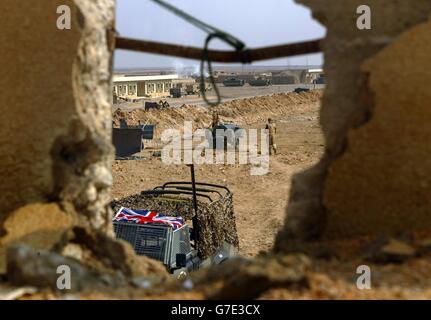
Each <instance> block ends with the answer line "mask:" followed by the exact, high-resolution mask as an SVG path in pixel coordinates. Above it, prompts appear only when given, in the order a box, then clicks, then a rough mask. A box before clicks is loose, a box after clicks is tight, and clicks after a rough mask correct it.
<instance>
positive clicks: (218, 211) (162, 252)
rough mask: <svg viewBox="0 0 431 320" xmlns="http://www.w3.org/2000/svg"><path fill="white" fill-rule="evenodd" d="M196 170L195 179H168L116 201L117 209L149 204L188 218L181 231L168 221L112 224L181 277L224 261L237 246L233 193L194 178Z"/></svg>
mask: <svg viewBox="0 0 431 320" xmlns="http://www.w3.org/2000/svg"><path fill="white" fill-rule="evenodd" d="M192 167H193V166H192ZM192 172H193V173H192V182H167V183H165V184H163V185H161V186H158V187H156V188H154V189H153V190H147V191H143V192H141V193H140V194H137V195H133V196H130V197H127V198H124V199H122V200H119V201H114V202H113V203H112V204H111V205H112V208H113V209H114V210H115V211H116V212H118V210H120V209H121V208H122V207H127V208H132V209H138V208H148V209H150V210H157V211H159V212H162V213H164V214H168V215H169V216H171V217H179V216H181V217H182V218H183V219H184V221H186V222H187V223H185V224H184V225H182V226H181V227H180V228H178V229H173V228H172V227H171V226H169V225H167V224H166V225H164V224H152V223H147V224H136V223H133V222H123V221H114V222H113V223H114V230H115V233H116V236H117V238H121V239H124V240H126V241H128V242H130V243H131V244H132V246H133V247H134V249H135V252H136V253H137V254H139V255H145V256H148V257H151V258H153V259H157V260H159V261H161V262H162V263H163V264H164V265H165V266H166V268H167V270H168V271H169V272H171V273H172V274H174V275H176V276H184V275H186V274H188V273H189V272H190V271H193V270H196V269H198V268H200V267H203V266H209V265H215V264H220V263H222V262H223V261H225V260H226V259H228V258H230V257H232V256H234V255H235V253H236V248H237V247H238V236H237V232H236V225H235V218H234V212H233V203H232V196H233V195H232V193H231V191H230V190H229V189H228V188H227V187H225V186H220V185H216V184H209V183H198V182H194V168H193V169H192ZM190 222H191V224H190Z"/></svg>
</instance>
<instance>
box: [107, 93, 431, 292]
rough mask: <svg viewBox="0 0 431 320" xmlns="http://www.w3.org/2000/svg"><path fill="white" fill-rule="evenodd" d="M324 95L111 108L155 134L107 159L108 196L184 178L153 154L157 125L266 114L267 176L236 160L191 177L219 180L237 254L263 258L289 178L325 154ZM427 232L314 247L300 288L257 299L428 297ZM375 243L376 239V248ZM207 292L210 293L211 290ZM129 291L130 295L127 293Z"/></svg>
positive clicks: (257, 124)
mask: <svg viewBox="0 0 431 320" xmlns="http://www.w3.org/2000/svg"><path fill="white" fill-rule="evenodd" d="M322 94H323V92H322V91H321V90H316V91H312V92H310V93H303V94H294V93H281V94H273V95H268V96H260V97H255V98H244V99H234V100H231V101H228V102H225V103H223V104H222V105H221V106H219V107H217V108H216V109H208V108H207V107H204V106H202V105H184V106H182V107H180V108H170V109H167V110H151V111H143V110H141V109H136V108H132V109H133V111H131V112H125V113H123V111H122V110H114V120H115V121H116V122H118V119H119V117H124V116H125V117H126V118H127V120H128V122H129V123H130V124H137V123H138V121H143V123H154V124H156V125H157V126H158V129H157V131H156V138H155V140H154V141H152V142H150V143H148V144H147V145H148V146H147V148H146V150H145V151H144V152H143V153H142V154H141V155H140V156H141V158H140V159H139V160H117V161H115V163H114V164H113V175H114V188H113V198H114V199H120V198H122V197H125V196H128V195H132V194H136V193H138V192H140V191H142V190H146V189H152V188H154V187H155V186H157V185H160V184H162V183H163V182H166V181H169V180H187V181H189V180H190V172H189V168H188V167H187V166H185V165H177V166H174V165H172V166H168V165H165V164H164V163H163V162H162V161H161V159H160V158H158V157H155V156H153V154H154V152H155V151H157V150H160V148H161V147H162V144H161V143H160V132H161V131H162V130H164V129H167V128H178V129H180V130H181V128H182V125H183V123H184V121H193V125H194V128H206V127H208V126H209V125H210V121H211V112H212V111H214V110H217V112H218V113H219V114H220V117H221V121H222V122H235V123H237V124H238V125H240V126H241V127H243V128H263V127H264V125H265V122H266V119H267V118H268V117H271V118H273V119H274V120H275V121H276V123H277V129H278V134H277V145H278V154H277V155H275V156H271V157H270V170H269V172H268V174H266V175H262V176H251V175H250V165H238V164H237V165H201V166H197V170H196V176H197V181H200V182H212V183H217V184H223V185H226V186H228V187H229V188H230V189H231V190H232V191H233V193H234V209H235V215H236V224H237V230H238V235H239V239H240V248H239V252H240V255H241V256H244V257H250V258H257V259H259V257H265V253H266V252H268V251H270V250H271V248H272V246H273V244H274V237H275V235H276V234H277V231H278V230H279V229H280V228H281V227H282V224H283V220H284V218H285V207H286V204H287V202H288V199H289V189H290V182H291V178H292V176H293V175H294V174H295V173H296V172H300V171H302V170H304V169H306V168H308V167H310V166H312V165H313V164H315V163H316V162H317V161H318V160H319V158H320V157H321V156H322V155H323V151H324V138H323V135H322V132H321V127H320V125H319V107H320V99H321V97H322ZM126 110H127V108H126ZM124 111H125V110H124ZM128 111H129V110H128ZM430 234H431V233H430V232H421V233H411V234H405V235H400V237H398V238H394V239H389V240H390V243H389V244H385V243H387V242H386V241H387V240H388V239H385V240H384V241H382V239H371V238H368V237H363V238H356V239H340V240H334V241H331V242H326V243H324V244H322V247H320V248H319V247H318V248H317V255H316V256H313V255H311V256H310V258H311V260H310V261H312V262H311V267H310V269H309V271H307V279H308V280H307V281H308V285H307V286H306V287H305V288H302V289H299V290H296V289H294V290H292V289H289V288H280V289H276V288H275V289H271V290H268V291H266V292H265V293H264V294H262V295H261V296H260V298H262V299H429V298H430V297H431V290H430V289H429V288H431V283H430V281H431V280H430V279H431V271H430V269H429V267H428V266H429V264H430V261H431V255H430V252H431V249H430V248H431V245H430V244H431V236H430ZM376 243H377V244H379V243H380V245H377V246H376V245H375V244H376ZM370 244H371V246H370ZM373 248H374V249H373ZM385 250H387V251H388V252H389V253H388V254H387V252H386V251H385ZM334 252H336V254H334ZM370 252H371V253H370ZM382 253H383V261H376V257H377V258H378V259H381V258H382ZM370 254H371V256H370ZM367 256H368V258H367ZM370 257H371V258H370ZM373 260H374V261H373ZM364 264H365V265H367V266H369V267H370V270H371V271H372V290H358V287H357V282H356V281H357V279H358V276H359V275H358V273H357V268H358V266H361V265H364ZM265 268H266V267H265ZM268 268H271V267H269V266H268ZM268 272H269V271H268ZM271 274H272V273H271V272H269V273H268V274H267V275H266V276H267V277H272V276H271ZM207 290H209V291H210V292H211V291H212V289H211V288H210V289H207ZM246 290H247V289H246ZM203 291H205V290H203ZM127 297H129V298H130V297H134V296H130V293H128V294H127ZM152 297H153V296H152ZM158 297H159V298H168V299H171V298H172V299H175V298H179V297H181V298H188V299H201V298H205V297H207V295H205V294H203V293H202V291H199V292H193V293H190V294H189V295H187V294H186V293H184V292H181V293H178V294H176V293H163V294H161V295H160V296H158ZM153 298H154V297H153Z"/></svg>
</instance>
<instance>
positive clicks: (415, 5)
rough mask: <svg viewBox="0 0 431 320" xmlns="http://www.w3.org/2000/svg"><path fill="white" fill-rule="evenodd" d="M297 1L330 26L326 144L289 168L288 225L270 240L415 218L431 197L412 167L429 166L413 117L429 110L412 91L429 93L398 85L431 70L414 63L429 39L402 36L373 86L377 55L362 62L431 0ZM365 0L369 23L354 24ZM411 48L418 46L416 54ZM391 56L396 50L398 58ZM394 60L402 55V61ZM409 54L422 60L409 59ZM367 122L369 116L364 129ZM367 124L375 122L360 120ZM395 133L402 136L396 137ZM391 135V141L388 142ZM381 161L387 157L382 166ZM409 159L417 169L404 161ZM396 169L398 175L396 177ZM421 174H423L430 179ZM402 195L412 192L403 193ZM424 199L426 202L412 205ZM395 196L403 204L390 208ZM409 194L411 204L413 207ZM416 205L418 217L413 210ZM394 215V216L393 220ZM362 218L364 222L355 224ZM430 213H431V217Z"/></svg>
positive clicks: (419, 16)
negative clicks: (306, 163) (301, 166)
mask: <svg viewBox="0 0 431 320" xmlns="http://www.w3.org/2000/svg"><path fill="white" fill-rule="evenodd" d="M298 2H300V3H303V4H306V5H308V6H310V7H311V9H312V11H313V15H314V17H315V18H316V19H318V20H319V21H320V22H321V23H322V24H324V25H325V26H326V27H327V30H328V32H327V37H326V40H325V43H324V53H325V72H326V74H327V89H326V92H325V95H324V98H323V105H322V110H321V115H320V116H321V124H322V127H323V131H324V134H325V139H326V152H325V156H324V157H323V159H322V160H321V161H320V163H319V164H318V165H316V166H315V167H313V168H311V169H310V170H307V171H306V172H303V173H300V174H298V175H296V176H295V177H294V179H293V185H292V188H291V197H290V202H289V204H288V207H287V218H286V227H285V229H284V230H283V231H282V232H280V234H279V237H278V240H277V245H276V249H278V250H280V249H281V250H282V249H283V248H286V247H288V245H287V244H288V243H289V242H292V241H293V240H300V241H303V240H313V239H316V238H318V237H320V236H322V234H323V232H324V230H325V226H326V230H327V232H326V233H325V236H327V237H339V236H348V235H353V234H364V233H378V234H380V233H383V232H395V231H397V230H398V229H399V228H400V227H401V226H403V227H405V228H410V227H413V226H421V225H422V223H423V221H424V219H425V206H426V205H427V204H428V203H429V200H427V199H426V196H425V195H426V192H427V191H426V189H425V190H423V189H422V187H420V186H417V184H418V180H417V179H416V178H415V177H424V176H425V175H426V174H429V173H430V170H429V169H427V167H426V165H425V166H424V164H423V161H419V159H420V156H419V155H420V154H422V153H423V154H425V152H426V151H427V150H428V149H429V148H428V147H425V145H424V144H421V143H418V140H419V139H421V138H423V137H424V136H425V134H426V133H427V130H426V129H425V126H426V122H424V121H419V119H420V118H421V117H424V116H425V118H424V119H423V120H425V119H426V118H427V117H429V116H428V115H426V112H425V109H424V108H425V106H426V102H425V101H427V100H422V101H423V105H421V106H419V104H420V101H421V100H418V99H419V97H420V99H426V98H427V96H424V95H421V96H418V97H416V100H414V101H416V102H413V103H410V102H409V100H406V99H408V98H410V97H411V96H409V95H405V94H403V91H404V90H406V88H408V87H409V86H411V87H412V89H411V90H412V91H415V90H414V89H413V88H415V87H416V85H415V84H414V83H418V82H417V80H416V82H413V83H409V81H411V80H414V79H422V81H424V79H425V78H424V77H425V76H426V75H429V74H428V72H425V71H420V70H419V69H418V67H419V66H420V68H427V61H426V60H425V56H426V55H427V54H428V53H427V51H426V50H427V48H426V47H424V46H416V45H415V44H417V41H415V39H410V40H404V41H405V43H406V46H408V43H409V41H411V44H410V50H405V51H396V52H393V53H392V55H393V56H392V57H391V58H393V60H391V63H392V64H388V63H385V67H384V69H382V68H379V71H378V75H377V73H376V74H373V73H371V86H370V87H371V88H369V83H368V73H369V72H370V71H372V70H370V69H373V68H376V67H377V66H378V65H379V63H381V62H382V58H380V59H379V60H375V62H374V63H373V62H371V63H369V64H367V66H368V67H365V69H361V66H362V65H363V63H364V61H366V60H367V59H370V58H372V57H373V56H375V55H376V54H377V53H378V52H380V51H381V50H382V49H383V48H385V47H387V46H388V45H390V44H392V43H393V42H394V41H397V37H398V36H399V35H400V34H401V33H402V32H403V31H405V30H408V29H410V28H412V27H414V26H415V25H418V24H420V23H423V22H424V21H426V20H427V18H428V15H429V13H430V11H431V2H430V1H428V0H417V1H395V0H378V1H377V0H374V1H365V2H364V1H361V0H359V1H358V0H348V1H319V0H298ZM362 4H368V5H369V6H370V7H371V10H372V30H364V31H360V30H358V29H357V27H356V19H357V17H358V15H357V14H356V9H357V7H358V6H359V5H362ZM424 41H425V40H424ZM416 50H418V51H417V52H416ZM413 51H415V52H416V53H415V54H413V53H412V52H413ZM428 52H429V51H428ZM409 53H410V54H409ZM395 57H398V59H399V61H398V62H397V59H396V58H395ZM419 57H421V58H422V59H421V60H422V61H423V62H422V63H421V62H415V60H414V59H417V58H419ZM408 61H409V62H408ZM400 62H402V63H403V64H402V65H401V68H400V65H399V63H400ZM415 63H417V66H418V67H416V68H413V69H408V68H410V67H412V66H413V65H414V64H415ZM428 71H429V70H428ZM376 72H377V71H376ZM406 73H407V74H406ZM377 77H379V78H377ZM373 79H374V80H373ZM422 83H423V82H422ZM403 87H404V89H403ZM407 90H409V91H410V89H407ZM389 92H390V94H391V95H392V97H390V98H389V97H387V95H388V93H389ZM386 98H389V99H388V100H387V102H385V103H384V106H383V107H382V106H381V104H382V100H384V99H386ZM375 99H376V100H375ZM416 106H417V107H418V110H417V112H414V115H411V116H407V117H405V114H404V113H403V112H405V111H406V110H407V109H409V108H416ZM378 108H381V109H378ZM388 113H389V114H390V115H388ZM370 119H371V122H370V123H368V121H369V120H370ZM408 121H414V125H412V123H410V124H407V123H408ZM372 123H373V124H372ZM364 124H366V126H365V127H364V129H363V130H362V126H363V125H364ZM369 126H372V129H365V128H369ZM355 128H360V129H358V130H355ZM408 128H410V129H408ZM414 128H416V129H414ZM349 132H351V133H349ZM382 135H383V136H382ZM401 136H402V138H401ZM389 137H390V138H389ZM397 139H400V141H399V142H397V143H396V140H397ZM388 143H392V144H393V145H391V146H388V145H387V144H388ZM396 144H399V147H400V148H406V146H407V145H408V146H409V148H407V149H405V150H402V151H398V152H397V153H394V152H393V151H394V150H395V149H396ZM386 164H389V166H388V167H387V168H386V167H385V165H386ZM405 164H407V165H408V166H414V167H415V168H416V169H413V168H411V169H408V170H405ZM384 167H385V170H384V173H380V172H379V170H380V169H382V168H384ZM418 168H421V169H419V171H420V172H421V173H419V174H417V173H414V172H415V171H418ZM391 170H393V172H392V175H390V172H391ZM394 170H395V171H394ZM328 172H329V176H328ZM396 172H398V173H399V174H400V175H404V177H403V178H400V177H398V178H396V177H395V175H396ZM406 173H407V176H405V174H406ZM415 174H416V176H415ZM381 179H384V183H381V181H382V180H381ZM423 181H425V184H426V183H428V182H427V181H428V180H426V179H425V180H423ZM400 182H401V184H400ZM419 190H420V192H418V191H419ZM403 197H407V198H408V199H409V200H402V199H401V198H403ZM400 201H401V202H400ZM421 201H423V205H420V206H419V207H418V205H417V204H418V203H420V202H421ZM394 202H396V203H397V204H401V206H400V207H399V208H397V210H396V211H395V212H393V209H394V208H395V207H396V205H394ZM389 203H391V205H390V206H389V205H388V204H389ZM413 203H415V204H416V205H414V206H413V207H412V206H411V205H412V204H413ZM414 212H417V214H418V217H420V218H421V219H418V220H416V219H415V218H412V216H411V215H412V214H413V216H414ZM394 218H395V219H396V220H398V221H396V222H394ZM358 221H362V222H363V223H361V224H358ZM419 221H421V222H419ZM428 221H429V223H430V222H431V219H428ZM382 224H383V226H382Z"/></svg>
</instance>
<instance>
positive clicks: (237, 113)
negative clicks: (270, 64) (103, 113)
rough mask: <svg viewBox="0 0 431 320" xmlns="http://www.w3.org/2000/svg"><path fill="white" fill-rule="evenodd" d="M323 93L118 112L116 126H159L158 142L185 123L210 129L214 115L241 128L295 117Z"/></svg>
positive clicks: (286, 94)
mask: <svg viewBox="0 0 431 320" xmlns="http://www.w3.org/2000/svg"><path fill="white" fill-rule="evenodd" d="M321 97H322V91H320V90H318V91H311V92H307V93H301V94H296V93H283V94H275V95H271V96H263V97H255V98H249V99H239V100H232V101H229V102H226V103H223V104H221V105H219V106H217V107H213V108H209V107H206V106H195V105H183V106H182V107H180V108H168V109H163V110H155V109H152V110H148V111H145V110H143V109H136V110H133V111H123V110H121V109H117V110H116V111H115V112H114V113H113V121H114V125H115V126H119V124H120V119H125V120H126V121H127V123H128V124H129V125H132V126H133V125H138V124H139V121H140V122H141V123H148V124H155V125H156V127H157V129H156V134H155V135H156V138H158V137H160V133H161V132H162V131H163V130H165V129H168V128H169V129H170V128H179V129H181V128H182V127H183V125H184V122H185V121H191V122H193V125H194V127H196V128H206V127H209V126H210V124H211V116H212V112H213V111H216V112H218V113H219V116H220V120H221V121H223V122H235V123H237V124H239V125H249V124H252V123H256V122H260V121H266V120H267V118H268V117H277V116H280V115H284V114H287V113H291V112H292V111H294V110H297V109H298V108H303V109H304V112H306V111H307V110H308V108H310V105H311V104H313V103H316V102H319V101H320V99H321Z"/></svg>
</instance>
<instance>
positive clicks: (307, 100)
mask: <svg viewBox="0 0 431 320" xmlns="http://www.w3.org/2000/svg"><path fill="white" fill-rule="evenodd" d="M224 2H225V3H218V4H217V6H213V5H212V2H211V1H200V2H199V3H194V4H193V5H192V4H188V3H184V2H183V1H172V2H171V3H172V4H174V5H177V6H179V7H180V8H181V9H184V10H185V11H187V12H188V13H190V14H192V15H194V16H196V17H198V18H200V19H203V20H205V21H206V22H208V23H211V24H213V25H215V26H217V27H220V28H222V29H224V30H226V31H228V32H230V33H232V34H233V35H235V36H238V37H239V38H240V39H242V40H244V41H245V42H246V43H247V45H248V46H249V47H262V46H268V45H274V44H280V43H286V42H292V43H293V42H298V41H304V40H310V39H317V38H321V37H322V36H324V34H325V29H324V28H323V27H322V26H321V25H320V24H318V23H317V22H316V21H315V20H313V19H312V17H311V14H310V10H308V9H307V8H305V7H304V6H301V5H298V4H296V3H294V2H293V1H284V2H283V3H280V2H279V1H270V2H273V3H265V5H264V6H263V5H262V2H261V1H245V0H241V1H235V3H232V2H231V1H224ZM117 6H118V7H117V29H118V32H119V33H120V35H121V36H124V37H131V38H139V39H149V40H154V41H160V42H167V43H180V44H186V45H192V46H197V47H201V46H202V44H203V41H204V39H205V34H204V33H202V32H201V31H199V30H197V29H195V28H194V27H193V26H190V25H188V24H186V23H185V22H183V21H182V20H180V19H178V18H177V17H175V16H172V15H171V14H170V13H168V12H165V11H163V10H162V9H161V8H160V7H158V6H156V5H154V4H152V3H151V2H141V3H136V1H130V0H120V1H118V3H117ZM226 7H228V8H229V10H225V8H226ZM275 8H277V9H275ZM218 10H222V11H220V12H218ZM226 15H228V16H229V15H231V16H232V17H231V18H229V17H228V16H226ZM160 21H164V23H163V28H161V27H159V26H160ZM214 48H220V49H225V48H226V47H225V46H223V45H221V44H220V43H214ZM198 64H199V62H195V61H190V60H184V59H177V58H171V57H163V56H156V55H149V54H136V53H130V52H122V51H117V52H116V56H115V67H116V73H117V77H119V76H120V75H123V76H124V75H126V74H128V75H132V74H133V75H150V74H151V75H157V74H165V75H169V74H178V75H179V77H180V78H193V77H195V78H196V76H198V72H199V67H198ZM322 65H323V56H322V55H319V54H318V55H311V56H302V57H293V58H289V59H278V60H274V61H265V62H262V63H256V64H252V65H236V64H235V65H216V64H215V65H214V67H215V71H216V74H217V76H218V77H219V78H218V79H219V80H218V81H219V82H220V83H219V84H218V85H219V88H220V90H221V95H222V98H223V101H224V102H225V104H224V105H222V106H220V107H217V108H216V110H217V112H218V114H219V116H220V119H221V121H224V122H235V123H236V124H238V125H239V126H241V127H243V128H245V129H251V128H257V129H262V128H264V127H265V125H266V121H267V119H268V118H272V119H274V120H275V121H276V123H277V130H278V133H277V143H276V144H277V148H278V150H277V151H278V154H277V155H276V156H273V157H271V158H270V172H269V173H268V174H267V175H265V176H251V175H250V165H246V166H239V165H234V166H229V165H226V166H221V165H205V166H204V165H202V166H198V167H197V171H196V175H197V180H198V181H200V182H209V183H217V184H223V185H227V186H228V187H229V188H231V189H232V191H233V193H234V205H235V214H236V222H237V229H238V235H239V241H240V248H241V249H240V252H241V254H243V255H245V256H252V257H254V256H256V255H257V254H258V253H259V252H260V251H269V250H271V248H272V246H273V245H274V238H275V235H276V233H277V231H278V230H279V229H280V228H281V227H282V225H283V222H284V217H285V206H286V203H287V199H288V195H289V190H290V180H291V178H292V176H293V175H294V174H295V173H296V172H299V171H302V170H304V169H306V168H308V167H310V166H312V165H314V164H315V163H316V162H317V161H318V160H319V159H320V157H321V156H322V154H323V150H324V140H323V136H322V132H321V129H320V125H319V115H318V113H319V108H320V99H321V96H322V93H321V92H320V91H319V90H316V91H314V89H323V88H324V85H320V84H316V85H315V84H313V83H312V82H313V80H314V78H313V77H315V76H316V75H315V74H313V72H314V71H312V72H311V73H310V72H309V69H314V70H315V69H320V68H322ZM315 72H316V74H319V73H322V72H319V71H316V70H315ZM232 76H235V77H238V78H241V77H242V78H244V79H245V81H246V82H247V84H246V85H245V86H244V87H241V88H228V87H225V86H224V85H223V84H222V82H223V79H226V78H227V77H232ZM259 76H264V77H268V78H271V79H274V80H273V85H271V86H266V87H252V86H250V85H249V83H248V82H250V80H251V79H252V78H255V77H259ZM115 79H116V76H115V75H114V85H115ZM123 80H124V78H123ZM127 85H128V87H127V90H128V93H130V85H137V87H138V88H139V84H135V83H128V84H127ZM157 85H158V83H148V84H147V87H150V86H154V88H155V89H154V90H151V91H147V92H146V93H147V95H148V96H146V97H137V96H136V94H135V93H136V92H135V91H132V93H131V94H129V96H127V95H126V96H125V98H126V99H130V100H132V99H142V100H143V101H139V102H134V103H133V102H128V103H125V102H124V101H120V103H119V104H118V105H114V109H117V108H120V109H122V110H121V111H118V112H115V114H114V123H115V125H116V126H119V125H120V123H119V120H120V119H121V118H124V117H125V118H126V119H127V122H128V123H129V125H138V123H139V121H140V122H141V123H142V124H143V123H146V124H156V126H157V130H156V138H155V140H153V141H145V142H144V143H145V144H146V146H147V148H146V149H145V150H144V151H143V152H142V153H141V154H140V156H141V157H143V159H141V160H135V161H122V160H117V161H116V162H115V164H114V166H113V175H114V187H113V198H114V199H117V200H118V199H122V198H124V197H127V196H130V195H133V194H136V193H138V192H140V191H142V190H145V189H152V188H154V187H156V186H159V185H161V184H163V183H164V182H167V181H169V180H180V181H182V180H190V175H189V169H188V168H187V167H186V166H184V165H183V166H166V165H164V164H163V163H162V162H161V161H160V160H158V159H156V158H154V157H153V155H154V154H155V153H157V152H159V151H160V149H161V148H162V146H163V144H162V143H161V141H160V136H161V132H162V131H163V130H164V129H168V128H174V129H180V130H182V128H183V125H184V121H185V120H187V121H192V122H193V125H194V127H195V128H207V127H209V126H210V125H211V121H212V118H211V117H212V114H211V111H210V110H209V109H205V108H204V103H203V101H202V99H201V98H200V97H198V96H196V95H189V96H186V97H183V98H180V99H173V98H167V95H169V93H166V92H157V88H158V87H157ZM120 87H121V88H120ZM124 87H125V85H124V83H123V84H120V83H118V86H117V88H116V90H118V89H119V88H120V89H121V90H123V89H124ZM296 88H305V89H311V90H312V91H313V92H311V93H301V94H293V93H290V92H292V91H293V90H294V89H296ZM117 92H118V91H117ZM124 92H125V91H124ZM286 93H289V94H288V95H286ZM210 95H211V92H210ZM271 95H273V96H272V97H269V96H271ZM160 99H163V100H167V101H168V103H169V105H170V106H171V107H173V108H172V110H169V111H163V110H162V111H157V110H153V111H150V112H145V111H143V110H141V107H142V104H143V103H145V102H158V101H159V100H160ZM182 105H187V107H185V108H182V109H179V108H176V107H181V106H182ZM130 110H133V111H132V112H131V113H127V111H130ZM257 221H259V222H258V223H257Z"/></svg>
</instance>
